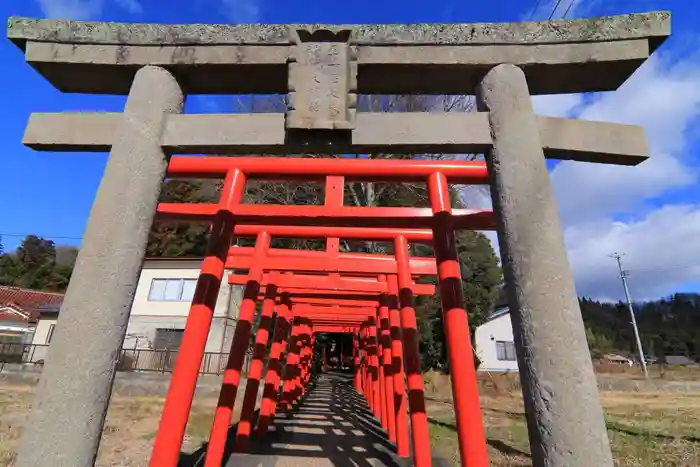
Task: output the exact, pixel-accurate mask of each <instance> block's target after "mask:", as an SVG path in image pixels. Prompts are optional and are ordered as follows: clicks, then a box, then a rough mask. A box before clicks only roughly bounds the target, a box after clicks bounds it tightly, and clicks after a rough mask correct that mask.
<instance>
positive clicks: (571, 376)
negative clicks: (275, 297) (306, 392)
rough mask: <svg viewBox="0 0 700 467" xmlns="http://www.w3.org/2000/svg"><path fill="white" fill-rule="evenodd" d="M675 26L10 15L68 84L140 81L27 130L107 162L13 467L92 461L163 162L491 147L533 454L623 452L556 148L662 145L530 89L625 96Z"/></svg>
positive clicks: (14, 34) (51, 74)
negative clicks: (220, 102) (242, 102)
mask: <svg viewBox="0 0 700 467" xmlns="http://www.w3.org/2000/svg"><path fill="white" fill-rule="evenodd" d="M669 33H670V15H669V14H668V13H665V12H655V13H647V14H633V15H623V16H615V17H604V18H596V19H590V20H563V21H549V22H529V23H503V24H428V25H352V26H321V25H155V24H116V23H88V22H79V21H57V20H35V19H27V18H10V20H9V25H8V36H9V39H10V40H12V41H13V42H14V43H15V44H17V46H18V47H19V48H20V49H21V50H22V51H23V52H24V54H25V57H26V60H27V62H28V63H29V64H30V65H31V66H32V67H34V68H35V69H36V70H37V71H38V72H39V73H40V74H42V75H43V76H44V77H45V78H46V79H47V80H48V81H49V82H51V83H52V84H53V85H54V86H55V87H56V88H57V89H58V90H60V91H62V92H80V93H95V94H122V95H128V98H127V102H126V106H125V109H124V112H123V113H122V114H120V113H58V114H42V113H39V114H33V115H32V116H31V118H30V120H29V123H28V126H27V129H26V133H25V136H24V143H25V144H26V145H28V146H30V147H32V148H35V149H37V150H49V151H100V152H104V151H109V152H110V156H109V161H108V163H107V167H106V169H105V173H104V176H103V179H102V182H101V184H100V187H99V189H98V192H97V196H96V198H95V201H94V204H93V207H92V210H91V213H90V219H89V221H88V224H87V228H86V231H85V235H84V240H83V244H82V248H81V251H80V254H79V256H78V260H77V262H76V266H75V270H74V272H73V276H72V279H71V282H70V286H69V288H68V291H67V293H66V296H65V301H64V303H63V306H62V309H61V319H60V321H59V324H58V328H57V330H56V334H55V336H54V339H53V342H52V351H51V352H50V354H49V355H48V358H47V360H46V365H45V368H44V371H43V373H42V376H41V381H40V384H39V387H38V389H37V395H36V399H35V404H34V407H35V409H34V410H33V411H32V414H31V417H30V420H29V422H28V424H27V427H26V432H25V435H24V437H23V441H22V444H21V447H20V452H19V456H18V459H17V466H18V467H42V466H46V467H48V466H51V467H88V466H92V465H93V464H94V461H95V457H96V455H97V448H98V446H99V442H100V436H101V432H102V427H103V424H104V418H105V415H106V412H107V407H108V403H109V397H110V393H111V386H112V381H113V378H114V372H115V367H116V362H117V355H118V353H119V349H120V347H121V344H122V341H123V338H124V335H125V332H126V326H127V322H128V318H129V309H130V306H131V302H132V300H133V294H134V290H135V288H136V283H137V280H138V277H139V271H140V268H141V263H142V260H143V257H144V251H145V244H146V240H147V236H148V231H149V228H150V226H151V223H152V221H153V218H154V213H155V209H156V204H157V200H158V195H159V192H160V186H161V183H162V180H163V177H164V175H165V170H166V167H167V159H168V156H169V155H170V154H174V153H178V154H193V153H197V154H201V153H204V154H231V155H233V154H295V153H297V154H298V153H309V152H315V153H320V154H328V153H377V152H390V153H394V154H399V153H406V154H414V153H442V154H459V153H464V152H471V153H484V154H486V162H487V165H488V169H489V174H490V178H491V183H490V184H491V193H492V199H493V204H494V211H495V215H496V219H497V223H498V236H499V242H500V248H501V258H502V262H503V268H504V273H505V278H506V282H507V291H508V297H509V304H510V308H511V316H512V320H513V330H514V336H515V345H516V348H517V351H518V352H517V353H518V363H519V367H520V375H521V381H522V385H523V394H524V400H525V408H526V414H527V420H528V431H529V437H530V445H531V450H532V459H533V463H534V465H537V466H540V465H553V466H564V465H566V466H571V467H584V466H586V467H588V466H591V465H595V466H612V465H613V463H612V457H611V454H610V447H609V442H608V438H607V434H606V429H605V424H604V419H603V412H602V409H601V406H600V402H599V398H598V390H597V386H596V380H595V375H594V373H593V369H592V365H591V360H590V355H589V352H588V347H587V344H586V337H585V332H584V327H583V322H582V319H581V314H580V310H579V307H578V302H577V300H576V294H575V289H574V284H573V281H572V278H571V272H570V267H569V263H568V259H567V255H566V248H565V244H564V239H563V234H562V230H561V226H560V221H559V218H558V214H557V209H556V204H555V201H554V197H553V194H552V189H551V186H550V182H549V178H548V173H547V170H546V165H545V158H552V159H571V160H577V161H585V162H598V163H611V164H621V165H636V164H638V163H640V162H642V161H643V160H644V159H645V158H646V157H647V156H648V150H647V146H646V143H645V139H644V132H643V130H642V129H641V128H639V127H635V126H629V125H621V124H612V123H598V122H586V121H580V120H571V119H564V118H550V117H538V116H536V115H534V113H533V109H532V104H531V99H530V96H531V95H536V94H557V93H574V92H589V91H613V90H615V89H617V88H618V87H619V86H620V85H621V84H622V83H623V82H624V81H625V80H626V79H627V78H628V77H629V76H630V75H631V74H632V73H633V72H634V71H635V70H636V68H638V67H639V66H640V65H641V64H642V63H643V62H644V61H645V60H646V59H647V58H648V57H649V54H650V53H652V52H653V51H654V50H655V49H656V48H657V47H658V46H659V45H660V44H661V43H662V42H663V40H664V39H665V38H666V37H667V36H668V35H669ZM198 93H206V94H270V93H283V94H287V93H288V94H289V97H290V99H289V102H290V106H289V109H288V111H287V112H286V113H285V114H282V113H280V114H255V115H245V114H225V115H192V114H182V110H183V103H184V97H185V95H186V94H198ZM357 94H476V95H477V99H478V109H479V112H475V113H442V112H426V113H422V112H421V113H401V114H397V113H390V114H383V113H371V112H367V113H364V112H356V100H357ZM454 164H460V163H459V162H454ZM309 170H311V171H313V167H310V168H309ZM219 247H220V248H223V247H222V246H220V245H219ZM225 247H226V248H228V246H225ZM460 306H461V305H460ZM76 336H79V339H76Z"/></svg>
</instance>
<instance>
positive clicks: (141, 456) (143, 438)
mask: <svg viewBox="0 0 700 467" xmlns="http://www.w3.org/2000/svg"><path fill="white" fill-rule="evenodd" d="M33 389H34V388H33V387H31V386H20V385H2V386H0V467H11V466H12V465H13V462H14V458H15V450H16V449H17V444H18V442H19V438H20V436H21V433H22V423H24V421H25V420H26V418H27V414H28V413H29V411H30V409H31V399H32V395H33ZM215 406H216V399H215V398H211V397H208V398H204V397H196V398H195V401H194V404H193V406H192V412H191V415H190V421H189V423H188V426H187V433H186V435H185V441H184V448H185V451H187V452H191V451H194V450H196V449H197V448H198V447H199V446H200V445H201V444H202V443H203V442H204V441H205V440H206V439H207V438H208V436H209V429H210V428H211V422H212V419H213V412H214V407H215ZM162 408H163V398H160V397H125V396H119V395H116V396H114V397H113V398H112V402H111V403H110V407H109V411H108V413H107V420H106V423H105V429H104V434H103V435H102V443H101V445H100V452H99V455H98V460H97V466H98V467H107V466H129V467H141V466H144V467H145V466H147V465H148V458H149V457H150V453H151V448H152V446H153V439H154V437H155V433H156V430H157V428H158V422H159V420H160V414H161V410H162ZM235 416H237V414H234V417H235Z"/></svg>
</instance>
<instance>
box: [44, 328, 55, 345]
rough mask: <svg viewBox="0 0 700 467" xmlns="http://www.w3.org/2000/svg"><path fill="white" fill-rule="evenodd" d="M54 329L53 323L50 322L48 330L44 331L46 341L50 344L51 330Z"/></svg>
mask: <svg viewBox="0 0 700 467" xmlns="http://www.w3.org/2000/svg"><path fill="white" fill-rule="evenodd" d="M54 329H56V325H55V324H50V325H49V332H47V333H46V343H47V344H50V343H51V338H52V337H53V331H54Z"/></svg>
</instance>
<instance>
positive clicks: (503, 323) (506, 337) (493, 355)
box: [474, 307, 518, 372]
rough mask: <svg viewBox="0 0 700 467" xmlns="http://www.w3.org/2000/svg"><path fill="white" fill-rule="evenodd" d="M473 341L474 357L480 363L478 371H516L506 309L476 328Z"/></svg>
mask: <svg viewBox="0 0 700 467" xmlns="http://www.w3.org/2000/svg"><path fill="white" fill-rule="evenodd" d="M474 341H475V342H474V343H475V346H476V355H477V356H478V357H479V360H480V361H481V364H480V365H479V371H492V372H505V371H518V361H517V359H516V357H515V344H514V343H513V327H512V326H511V323H510V313H509V310H508V308H507V307H505V308H501V309H498V310H496V312H495V313H493V314H492V315H491V316H489V318H488V320H487V321H486V322H485V323H484V324H482V325H481V326H479V327H477V328H476V332H475V335H474Z"/></svg>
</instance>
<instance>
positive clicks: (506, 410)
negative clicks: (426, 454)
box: [426, 372, 700, 467]
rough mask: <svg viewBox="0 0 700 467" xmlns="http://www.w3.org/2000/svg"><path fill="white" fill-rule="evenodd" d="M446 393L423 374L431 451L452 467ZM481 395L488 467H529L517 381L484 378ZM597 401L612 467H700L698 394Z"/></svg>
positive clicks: (442, 382)
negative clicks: (603, 414)
mask: <svg viewBox="0 0 700 467" xmlns="http://www.w3.org/2000/svg"><path fill="white" fill-rule="evenodd" d="M688 374H689V373H688V372H683V377H688ZM697 376H698V374H697V373H695V377H696V378H697ZM622 377H634V376H633V375H623V376H622ZM666 377H668V372H667V374H666ZM449 388H450V386H449V381H448V379H447V377H446V376H444V375H437V374H429V375H426V391H428V397H429V401H428V417H429V419H430V424H431V436H432V441H433V443H432V444H433V447H434V448H435V449H437V450H438V451H439V452H440V454H441V455H442V456H443V457H444V458H446V459H447V460H448V461H450V462H451V463H452V464H453V465H459V454H458V446H457V439H456V434H455V425H454V413H453V411H452V405H451V404H450V403H449V390H450V389H449ZM481 394H482V398H481V405H482V410H483V414H484V421H485V424H486V435H487V439H488V444H489V457H490V459H491V464H492V465H497V466H503V467H505V466H508V467H515V466H529V465H532V463H531V459H530V456H529V447H528V438H527V429H526V424H525V414H524V411H523V405H522V398H521V396H520V394H519V389H518V383H517V379H516V377H515V376H514V375H494V376H493V379H490V378H488V377H486V378H485V379H484V380H482V381H481ZM601 397H602V401H603V405H604V407H605V412H606V419H607V423H608V434H609V436H610V442H611V444H612V448H613V455H614V457H615V464H616V466H618V467H670V466H677V467H690V466H696V465H700V428H698V425H697V420H698V419H699V418H700V392H686V393H678V392H666V391H657V392H634V391H603V392H602V393H601Z"/></svg>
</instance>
